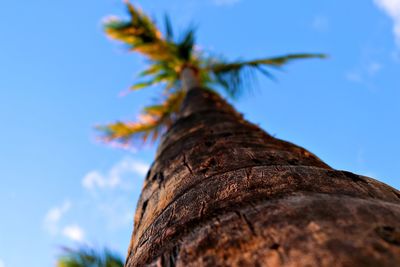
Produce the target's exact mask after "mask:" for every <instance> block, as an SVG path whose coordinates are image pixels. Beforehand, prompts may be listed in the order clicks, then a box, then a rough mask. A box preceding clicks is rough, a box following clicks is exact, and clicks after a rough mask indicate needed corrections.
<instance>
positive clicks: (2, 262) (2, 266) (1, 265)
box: [0, 259, 6, 267]
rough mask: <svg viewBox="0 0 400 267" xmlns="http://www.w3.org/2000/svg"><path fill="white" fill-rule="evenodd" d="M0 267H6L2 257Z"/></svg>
mask: <svg viewBox="0 0 400 267" xmlns="http://www.w3.org/2000/svg"><path fill="white" fill-rule="evenodd" d="M0 267H6V264H5V263H4V261H3V260H2V259H0Z"/></svg>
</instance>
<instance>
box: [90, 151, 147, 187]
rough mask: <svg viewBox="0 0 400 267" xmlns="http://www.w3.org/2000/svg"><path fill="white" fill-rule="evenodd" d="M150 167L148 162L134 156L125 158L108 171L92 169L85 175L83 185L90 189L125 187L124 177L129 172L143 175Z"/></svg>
mask: <svg viewBox="0 0 400 267" xmlns="http://www.w3.org/2000/svg"><path fill="white" fill-rule="evenodd" d="M148 169H149V165H148V164H146V163H143V162H141V161H137V160H135V159H132V158H125V159H123V160H121V161H120V162H118V163H116V164H115V165H113V166H112V167H111V169H110V170H109V171H108V172H106V173H102V172H100V171H97V170H93V171H90V172H89V173H87V174H86V175H85V176H84V177H83V179H82V186H83V187H84V188H86V189H89V190H93V189H96V188H99V189H106V188H110V189H112V188H117V187H121V186H122V187H123V186H124V180H123V177H125V176H126V175H127V174H135V175H139V176H141V177H143V176H144V175H146V172H147V170H148Z"/></svg>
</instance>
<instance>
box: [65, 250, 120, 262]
mask: <svg viewBox="0 0 400 267" xmlns="http://www.w3.org/2000/svg"><path fill="white" fill-rule="evenodd" d="M123 266H124V261H123V259H122V258H121V257H120V256H117V255H116V254H115V253H112V252H111V251H109V250H108V249H104V250H103V251H96V250H94V249H90V248H81V249H78V250H73V249H70V248H64V249H63V254H62V255H61V256H60V257H59V259H58V260H57V267H123Z"/></svg>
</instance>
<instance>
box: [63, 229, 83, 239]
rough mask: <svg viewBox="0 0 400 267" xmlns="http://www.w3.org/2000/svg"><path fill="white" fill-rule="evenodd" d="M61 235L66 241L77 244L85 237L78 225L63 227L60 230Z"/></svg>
mask: <svg viewBox="0 0 400 267" xmlns="http://www.w3.org/2000/svg"><path fill="white" fill-rule="evenodd" d="M62 234H63V235H64V236H65V237H67V238H68V239H71V240H72V241H77V242H82V241H83V239H84V236H85V232H84V231H83V230H82V228H81V227H79V226H78V225H68V226H65V227H64V228H63V230H62Z"/></svg>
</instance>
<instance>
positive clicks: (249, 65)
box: [206, 54, 326, 97]
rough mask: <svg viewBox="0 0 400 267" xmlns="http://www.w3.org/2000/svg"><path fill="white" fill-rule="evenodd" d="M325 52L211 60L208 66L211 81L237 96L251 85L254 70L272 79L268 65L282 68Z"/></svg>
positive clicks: (319, 55) (323, 56)
mask: <svg viewBox="0 0 400 267" xmlns="http://www.w3.org/2000/svg"><path fill="white" fill-rule="evenodd" d="M325 57H326V56H325V55H323V54H289V55H284V56H279V57H272V58H265V59H257V60H251V61H236V62H232V63H224V62H221V61H217V60H214V61H211V64H209V65H208V66H207V67H206V70H208V71H209V72H210V75H211V76H212V79H211V82H214V83H216V84H219V85H220V86H222V87H223V88H224V89H225V90H226V91H227V93H228V94H229V96H231V97H235V96H236V95H237V94H238V93H240V92H241V91H243V89H244V88H243V86H244V85H246V86H250V83H252V81H253V80H254V78H255V76H254V71H259V72H260V73H262V74H263V75H265V76H267V77H268V78H270V79H273V80H274V79H275V77H274V76H273V74H272V73H271V72H270V71H269V70H267V69H266V68H268V67H274V68H280V67H282V66H283V65H285V64H287V63H289V62H291V61H294V60H298V59H307V58H325Z"/></svg>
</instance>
